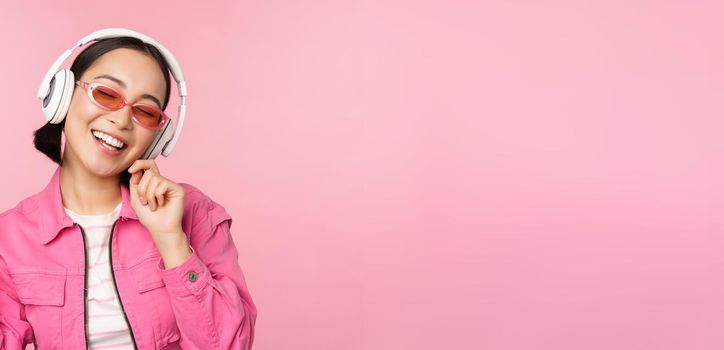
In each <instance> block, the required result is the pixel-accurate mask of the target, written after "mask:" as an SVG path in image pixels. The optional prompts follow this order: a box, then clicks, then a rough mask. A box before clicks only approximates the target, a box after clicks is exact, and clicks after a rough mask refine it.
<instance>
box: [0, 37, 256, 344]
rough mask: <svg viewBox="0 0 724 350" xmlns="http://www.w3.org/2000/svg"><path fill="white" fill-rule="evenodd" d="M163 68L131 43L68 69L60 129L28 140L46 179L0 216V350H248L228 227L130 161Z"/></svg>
mask: <svg viewBox="0 0 724 350" xmlns="http://www.w3.org/2000/svg"><path fill="white" fill-rule="evenodd" d="M168 67H169V66H168V62H167V60H166V59H165V58H164V55H163V54H161V53H160V52H159V50H158V49H157V48H156V47H155V46H154V45H151V44H148V43H146V42H144V41H142V40H139V39H138V38H135V37H114V38H108V39H101V40H98V41H96V42H95V43H93V44H92V45H90V46H89V47H88V48H86V49H85V50H84V51H82V52H81V53H80V54H79V55H78V56H77V58H76V59H75V60H74V62H73V64H72V66H71V71H72V72H73V73H74V77H75V82H76V86H75V88H74V89H73V92H72V99H71V101H70V106H69V107H68V112H67V115H66V117H65V119H64V120H63V122H62V123H60V124H50V123H48V124H46V125H45V126H43V127H42V128H40V129H39V130H37V131H36V132H35V146H36V148H37V149H38V150H40V151H41V152H43V153H44V154H46V155H47V156H48V157H49V158H51V159H52V160H53V161H55V162H56V163H57V164H58V168H57V169H56V171H55V173H54V174H53V176H52V177H51V179H50V182H49V183H48V185H47V186H46V187H45V189H44V190H42V191H41V192H39V193H37V194H34V195H32V196H30V197H28V198H26V199H24V200H23V201H21V202H20V203H18V205H17V206H16V207H14V208H12V209H9V210H7V211H5V212H3V213H2V214H0V349H5V350H8V349H21V348H24V346H25V344H28V343H35V344H36V346H37V347H38V348H39V349H78V348H82V347H83V346H85V347H86V348H102V349H111V348H112V349H124V348H128V349H133V348H137V349H179V348H183V349H248V348H251V345H252V341H253V337H254V323H255V320H256V307H255V306H254V303H253V302H252V299H251V297H250V295H249V291H248V289H247V286H246V283H245V280H244V276H243V274H242V271H241V268H240V267H239V264H238V260H237V258H238V255H237V250H236V248H235V247H234V243H233V241H232V238H231V234H230V232H229V227H230V225H231V221H232V220H231V217H230V216H229V215H228V213H227V212H226V211H225V209H224V208H223V207H222V206H221V205H219V204H218V203H216V202H214V201H213V200H211V199H210V198H209V197H208V196H206V195H205V194H204V193H202V192H201V191H200V190H199V189H197V188H195V187H193V186H191V185H188V184H185V183H176V182H174V181H173V180H171V179H168V178H166V177H164V176H163V175H161V173H160V171H159V169H158V167H157V166H156V164H155V162H154V160H153V159H140V158H142V155H143V154H144V152H145V151H146V150H147V149H149V147H150V146H151V143H152V141H153V140H154V136H156V133H158V132H159V129H158V125H159V124H162V123H163V122H164V121H166V120H167V119H165V118H167V117H166V116H165V114H163V113H162V112H161V111H162V110H165V108H166V105H167V104H168V99H169V93H170V79H169V72H168ZM109 101H116V102H118V101H121V102H123V103H120V104H117V105H116V106H112V107H109V106H110V105H111V103H110V102H109ZM155 117H158V118H160V119H157V120H156V119H153V118H155ZM61 132H62V133H64V135H65V143H64V145H63V146H64V147H63V149H62V152H61V147H60V146H61Z"/></svg>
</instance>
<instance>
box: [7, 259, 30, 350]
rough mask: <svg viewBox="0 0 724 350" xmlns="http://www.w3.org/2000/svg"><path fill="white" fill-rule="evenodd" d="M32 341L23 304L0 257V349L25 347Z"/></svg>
mask: <svg viewBox="0 0 724 350" xmlns="http://www.w3.org/2000/svg"><path fill="white" fill-rule="evenodd" d="M32 342H33V329H32V328H31V327H30V323H28V320H27V319H26V318H25V306H23V305H22V304H21V303H20V301H19V299H18V296H17V294H16V293H15V287H14V284H13V283H12V281H11V280H10V274H9V273H8V270H7V266H6V265H5V261H4V260H3V259H2V257H0V350H17V349H25V345H26V344H30V343H32Z"/></svg>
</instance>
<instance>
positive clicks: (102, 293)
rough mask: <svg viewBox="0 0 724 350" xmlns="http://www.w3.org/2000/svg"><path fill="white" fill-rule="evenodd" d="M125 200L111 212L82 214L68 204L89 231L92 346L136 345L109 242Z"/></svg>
mask: <svg viewBox="0 0 724 350" xmlns="http://www.w3.org/2000/svg"><path fill="white" fill-rule="evenodd" d="M121 204H122V203H119V204H118V206H117V207H116V208H115V209H114V210H113V211H112V212H110V213H107V214H101V215H81V214H78V213H75V212H73V211H71V210H70V209H68V208H64V209H65V212H66V213H67V214H68V216H70V217H71V219H73V221H74V222H76V223H78V224H79V225H80V226H81V227H83V230H84V231H85V235H86V238H85V239H86V254H87V256H88V267H87V274H88V303H87V310H86V312H87V313H88V345H89V347H90V349H114V350H116V349H133V343H132V339H131V333H130V332H129V330H128V325H127V324H126V320H125V318H124V316H123V310H122V309H121V304H120V301H119V299H118V294H117V292H116V289H115V287H114V284H113V277H112V276H111V265H110V263H109V250H108V248H109V247H108V243H109V241H110V236H111V227H112V226H113V223H114V222H115V221H116V220H117V219H118V217H119V216H120V213H121Z"/></svg>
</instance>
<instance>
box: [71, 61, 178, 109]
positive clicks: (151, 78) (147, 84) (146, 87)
mask: <svg viewBox="0 0 724 350" xmlns="http://www.w3.org/2000/svg"><path fill="white" fill-rule="evenodd" d="M104 74H105V75H111V76H113V77H115V78H117V79H119V80H121V81H123V82H124V83H125V85H126V87H125V89H124V92H125V93H127V94H129V96H127V97H128V98H133V96H141V95H142V94H149V95H153V96H155V97H157V98H158V99H159V100H161V101H163V97H164V95H165V92H166V81H165V79H164V75H163V72H162V70H161V66H160V65H159V64H158V62H156V60H155V59H154V58H153V57H151V56H150V55H149V54H147V53H145V52H140V51H138V50H134V49H128V48H120V49H115V50H111V51H108V52H106V53H105V54H103V55H101V56H100V57H98V59H96V60H95V61H94V62H93V63H92V64H91V66H90V67H89V68H88V69H87V70H86V71H85V72H84V73H83V76H82V77H80V79H82V80H85V81H89V80H92V79H93V78H95V77H97V76H99V75H104ZM116 86H118V85H116ZM118 87H119V88H120V86H118Z"/></svg>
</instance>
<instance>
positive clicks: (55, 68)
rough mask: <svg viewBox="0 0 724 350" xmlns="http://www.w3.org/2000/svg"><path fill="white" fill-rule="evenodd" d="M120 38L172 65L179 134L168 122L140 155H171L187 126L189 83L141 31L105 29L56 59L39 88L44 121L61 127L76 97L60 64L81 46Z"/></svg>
mask: <svg viewBox="0 0 724 350" xmlns="http://www.w3.org/2000/svg"><path fill="white" fill-rule="evenodd" d="M121 36H129V37H133V38H137V39H140V40H141V41H143V42H145V43H147V44H151V45H153V46H155V47H156V48H157V49H158V50H159V51H160V52H161V54H162V55H163V57H164V58H166V61H167V62H168V65H169V70H171V74H172V75H173V78H174V80H176V83H177V84H178V94H179V96H180V97H181V103H180V105H179V107H178V125H177V126H176V129H175V130H176V131H175V132H173V134H172V131H173V129H174V128H173V127H172V125H173V122H172V120H171V119H169V121H168V123H166V125H165V126H164V128H163V129H162V130H161V131H160V132H158V133H157V134H156V136H155V138H154V139H153V142H151V146H149V148H148V149H147V150H146V152H145V153H144V154H143V156H141V159H155V158H156V157H157V156H158V155H159V154H163V155H164V157H168V155H169V154H171V151H172V150H173V148H174V146H175V145H176V142H178V138H179V135H181V129H183V126H184V116H185V115H186V82H185V81H184V75H183V72H182V71H181V67H180V66H179V64H178V61H177V60H176V57H174V55H173V54H172V53H171V51H169V50H168V49H167V48H165V47H164V46H163V45H161V44H160V43H159V42H158V41H156V40H154V39H152V38H151V37H149V36H147V35H145V34H141V33H139V32H136V31H133V30H130V29H125V28H106V29H101V30H98V31H95V32H93V33H91V34H90V35H87V36H86V37H84V38H83V39H80V40H79V41H78V43H77V44H75V46H73V47H71V48H70V49H68V50H66V51H65V52H64V53H63V54H61V55H60V57H58V59H57V60H55V63H53V65H52V66H51V67H50V69H49V70H48V72H47V73H45V77H44V78H43V81H42V83H40V88H38V98H39V99H41V100H42V108H43V113H44V114H45V119H46V120H47V122H48V123H50V124H59V123H61V122H62V121H63V119H65V115H66V114H67V113H68V107H70V100H71V96H72V95H73V89H74V88H75V77H74V76H73V72H72V71H71V70H70V69H60V70H59V68H60V65H61V64H63V62H64V61H65V60H66V59H67V58H68V57H70V55H71V54H72V53H73V50H75V49H76V48H78V47H81V46H83V45H85V44H87V43H88V42H90V41H95V40H100V39H106V38H114V37H121Z"/></svg>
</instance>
